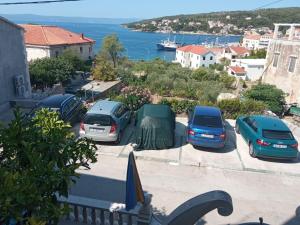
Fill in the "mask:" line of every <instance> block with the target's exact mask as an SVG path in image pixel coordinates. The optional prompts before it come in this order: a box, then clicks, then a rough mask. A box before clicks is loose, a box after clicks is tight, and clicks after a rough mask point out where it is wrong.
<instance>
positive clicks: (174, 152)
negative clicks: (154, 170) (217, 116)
mask: <svg viewBox="0 0 300 225" xmlns="http://www.w3.org/2000/svg"><path fill="white" fill-rule="evenodd" d="M186 124H187V119H186V118H181V117H178V118H177V119H176V131H175V136H176V137H175V140H176V143H175V146H174V147H173V148H171V149H166V150H143V151H135V156H136V157H137V158H139V159H143V160H151V161H158V162H166V163H170V164H172V165H187V166H196V167H211V168H220V169H229V170H238V171H256V172H262V173H275V174H286V175H292V176H299V177H300V159H298V160H296V161H292V162H291V161H283V160H269V159H268V160H267V159H254V158H251V157H250V155H249V153H248V146H247V144H246V143H245V141H244V140H243V138H242V137H241V135H238V134H236V133H235V130H234V126H235V121H234V120H228V121H227V123H226V129H227V141H226V146H225V148H224V149H222V150H215V149H203V148H197V149H196V148H194V147H193V146H192V145H190V144H187V143H186V142H185V130H186ZM296 138H297V139H298V141H299V142H300V140H299V137H296ZM133 143H134V126H133V125H132V124H130V126H128V127H127V129H126V130H125V132H124V134H123V137H122V141H121V143H120V144H119V145H117V146H116V145H113V144H109V143H99V144H98V145H97V147H98V154H100V155H109V156H115V157H125V158H127V157H128V154H129V153H130V152H131V151H132V150H133Z"/></svg>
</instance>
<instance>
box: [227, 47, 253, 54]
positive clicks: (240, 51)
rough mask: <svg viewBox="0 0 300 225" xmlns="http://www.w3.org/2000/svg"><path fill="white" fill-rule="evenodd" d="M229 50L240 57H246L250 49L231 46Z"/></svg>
mask: <svg viewBox="0 0 300 225" xmlns="http://www.w3.org/2000/svg"><path fill="white" fill-rule="evenodd" d="M229 48H230V50H231V51H234V52H235V53H236V54H238V55H244V54H246V53H249V51H248V49H246V48H244V47H241V46H230V47H229Z"/></svg>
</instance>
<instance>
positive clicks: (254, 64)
mask: <svg viewBox="0 0 300 225" xmlns="http://www.w3.org/2000/svg"><path fill="white" fill-rule="evenodd" d="M265 64H266V59H235V60H232V61H231V65H230V66H231V67H240V68H243V70H244V71H245V76H244V78H243V79H245V80H251V81H256V80H259V79H260V78H261V77H262V75H263V72H264V68H265Z"/></svg>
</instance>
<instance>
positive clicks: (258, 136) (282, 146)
mask: <svg viewBox="0 0 300 225" xmlns="http://www.w3.org/2000/svg"><path fill="white" fill-rule="evenodd" d="M235 130H236V132H237V133H238V134H239V133H240V134H241V135H242V137H243V138H244V139H245V141H246V142H247V144H248V146H249V154H250V155H251V156H252V157H254V158H255V157H263V158H278V159H297V158H298V142H297V141H296V139H295V138H294V136H293V134H292V132H291V131H290V129H289V128H288V127H287V125H286V124H285V123H284V122H283V121H281V120H280V119H279V118H276V117H270V116H260V115H259V116H241V117H239V118H238V119H237V120H236V127H235Z"/></svg>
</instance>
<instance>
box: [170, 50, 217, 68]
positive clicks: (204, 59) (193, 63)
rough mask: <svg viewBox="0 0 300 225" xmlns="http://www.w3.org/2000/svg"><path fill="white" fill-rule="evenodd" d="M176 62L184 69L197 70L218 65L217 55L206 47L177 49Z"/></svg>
mask: <svg viewBox="0 0 300 225" xmlns="http://www.w3.org/2000/svg"><path fill="white" fill-rule="evenodd" d="M174 62H175V63H180V64H181V66H182V67H188V68H191V69H197V68H199V67H209V66H210V65H213V64H216V55H215V54H214V53H213V52H212V51H210V50H209V49H208V48H206V47H204V46H201V45H187V46H184V47H181V48H178V49H176V59H175V60H174Z"/></svg>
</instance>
